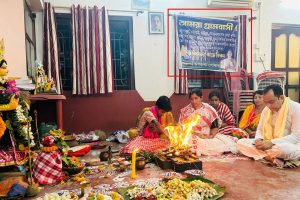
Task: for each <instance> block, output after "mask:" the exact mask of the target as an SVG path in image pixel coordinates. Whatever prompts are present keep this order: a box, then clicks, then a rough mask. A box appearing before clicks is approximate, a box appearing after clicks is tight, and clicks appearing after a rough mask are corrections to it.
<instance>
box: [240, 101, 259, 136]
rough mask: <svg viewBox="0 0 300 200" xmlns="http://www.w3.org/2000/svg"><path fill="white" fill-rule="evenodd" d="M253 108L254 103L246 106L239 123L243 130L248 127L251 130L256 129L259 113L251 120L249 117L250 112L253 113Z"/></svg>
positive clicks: (250, 116) (250, 115)
mask: <svg viewBox="0 0 300 200" xmlns="http://www.w3.org/2000/svg"><path fill="white" fill-rule="evenodd" d="M254 109H255V105H254V104H252V105H250V106H248V107H247V108H246V110H245V111H244V113H243V115H242V118H241V120H240V123H239V128H240V129H243V130H244V129H246V128H248V127H249V128H250V129H251V130H256V128H257V126H258V122H259V120H260V115H261V113H259V114H258V115H256V117H255V118H254V119H253V120H252V121H251V120H250V119H251V118H252V114H254Z"/></svg>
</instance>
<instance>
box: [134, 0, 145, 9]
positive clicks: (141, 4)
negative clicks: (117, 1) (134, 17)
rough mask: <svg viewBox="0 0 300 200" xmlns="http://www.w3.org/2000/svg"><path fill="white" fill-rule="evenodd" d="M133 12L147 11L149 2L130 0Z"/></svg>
mask: <svg viewBox="0 0 300 200" xmlns="http://www.w3.org/2000/svg"><path fill="white" fill-rule="evenodd" d="M131 7H132V9H133V10H149V9H150V0H131Z"/></svg>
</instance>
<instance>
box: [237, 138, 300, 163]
mask: <svg viewBox="0 0 300 200" xmlns="http://www.w3.org/2000/svg"><path fill="white" fill-rule="evenodd" d="M237 149H238V151H240V152H241V153H242V154H244V155H245V156H248V157H251V158H253V159H255V160H259V159H262V158H264V157H267V156H269V157H270V158H282V159H284V160H299V159H300V143H297V144H292V143H287V142H283V143H277V144H276V145H274V146H273V147H272V148H271V149H269V150H266V151H263V150H259V149H256V147H255V146H254V139H240V140H239V141H238V142H237Z"/></svg>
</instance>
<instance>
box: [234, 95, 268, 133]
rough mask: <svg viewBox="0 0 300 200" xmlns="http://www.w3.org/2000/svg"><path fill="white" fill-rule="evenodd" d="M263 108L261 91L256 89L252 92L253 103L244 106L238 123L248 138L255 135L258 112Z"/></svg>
mask: <svg viewBox="0 0 300 200" xmlns="http://www.w3.org/2000/svg"><path fill="white" fill-rule="evenodd" d="M264 108H265V103H264V101H263V91H262V90H257V91H255V92H254V94H253V104H252V105H250V106H248V107H247V108H246V110H245V111H244V113H243V115H242V118H241V120H240V123H239V128H240V129H242V130H244V131H246V132H247V134H248V135H249V137H250V138H254V137H255V132H256V128H257V125H258V122H259V119H260V114H261V112H262V110H263V109H264Z"/></svg>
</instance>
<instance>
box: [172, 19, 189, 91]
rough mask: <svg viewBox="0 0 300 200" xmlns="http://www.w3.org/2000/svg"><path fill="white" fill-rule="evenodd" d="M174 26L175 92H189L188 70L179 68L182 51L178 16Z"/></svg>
mask: <svg viewBox="0 0 300 200" xmlns="http://www.w3.org/2000/svg"><path fill="white" fill-rule="evenodd" d="M174 19H175V20H174V23H175V24H174V27H175V40H174V41H175V62H174V63H175V64H174V75H175V76H174V86H175V91H174V92H175V94H187V93H188V82H187V70H186V69H179V67H180V66H181V65H182V63H181V62H180V56H181V55H180V51H179V49H180V48H179V40H178V35H177V27H176V21H177V19H176V16H175V18H174Z"/></svg>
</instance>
